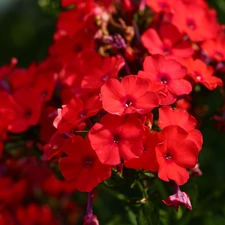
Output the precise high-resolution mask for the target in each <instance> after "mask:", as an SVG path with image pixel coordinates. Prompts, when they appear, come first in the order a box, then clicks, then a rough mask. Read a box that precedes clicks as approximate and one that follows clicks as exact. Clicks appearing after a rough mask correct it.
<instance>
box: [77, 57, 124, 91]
mask: <svg viewBox="0 0 225 225" xmlns="http://www.w3.org/2000/svg"><path fill="white" fill-rule="evenodd" d="M124 64H125V62H124V60H123V58H122V57H120V56H117V57H109V56H108V57H105V58H103V59H101V60H100V61H98V63H96V64H94V65H93V66H92V67H91V68H90V70H91V73H90V72H89V71H88V73H87V74H86V75H85V76H84V78H83V80H82V83H81V86H82V88H93V89H96V88H100V87H101V86H102V85H103V84H104V83H105V82H107V81H108V80H109V79H110V78H114V77H116V76H117V74H118V72H119V70H121V68H122V67H123V66H124Z"/></svg>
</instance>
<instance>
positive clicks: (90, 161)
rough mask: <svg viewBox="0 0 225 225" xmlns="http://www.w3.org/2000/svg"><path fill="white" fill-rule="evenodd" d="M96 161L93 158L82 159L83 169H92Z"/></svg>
mask: <svg viewBox="0 0 225 225" xmlns="http://www.w3.org/2000/svg"><path fill="white" fill-rule="evenodd" d="M94 161H95V159H94V158H93V157H92V156H85V157H83V159H82V164H83V167H91V166H92V165H93V163H94Z"/></svg>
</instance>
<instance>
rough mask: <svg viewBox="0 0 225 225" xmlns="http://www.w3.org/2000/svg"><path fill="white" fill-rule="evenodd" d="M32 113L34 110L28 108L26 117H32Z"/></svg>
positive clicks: (25, 113)
mask: <svg viewBox="0 0 225 225" xmlns="http://www.w3.org/2000/svg"><path fill="white" fill-rule="evenodd" d="M31 115H32V111H31V110H30V109H26V110H25V112H24V116H25V118H30V117H31Z"/></svg>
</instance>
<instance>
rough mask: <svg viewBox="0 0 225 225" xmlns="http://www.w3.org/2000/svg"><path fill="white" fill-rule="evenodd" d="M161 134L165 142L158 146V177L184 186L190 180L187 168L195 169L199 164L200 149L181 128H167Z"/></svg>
mask: <svg viewBox="0 0 225 225" xmlns="http://www.w3.org/2000/svg"><path fill="white" fill-rule="evenodd" d="M161 134H162V135H163V137H164V140H165V141H164V142H163V143H161V144H159V145H157V146H156V158H157V161H158V163H159V172H158V176H159V178H160V179H162V180H164V181H169V180H174V181H175V182H176V183H177V184H178V185H183V184H185V183H186V182H187V180H188V179H189V173H188V171H187V170H186V169H185V168H188V169H191V168H194V167H195V165H196V163H197V160H198V148H197V146H196V144H195V143H194V142H193V141H191V140H188V133H187V132H186V131H185V130H184V129H182V128H181V127H178V126H168V127H165V128H164V129H163V130H162V133H161Z"/></svg>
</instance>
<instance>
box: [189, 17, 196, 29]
mask: <svg viewBox="0 0 225 225" xmlns="http://www.w3.org/2000/svg"><path fill="white" fill-rule="evenodd" d="M186 23H187V26H188V27H189V28H190V29H191V30H195V29H196V27H197V26H196V23H195V21H194V20H193V19H187V21H186Z"/></svg>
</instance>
